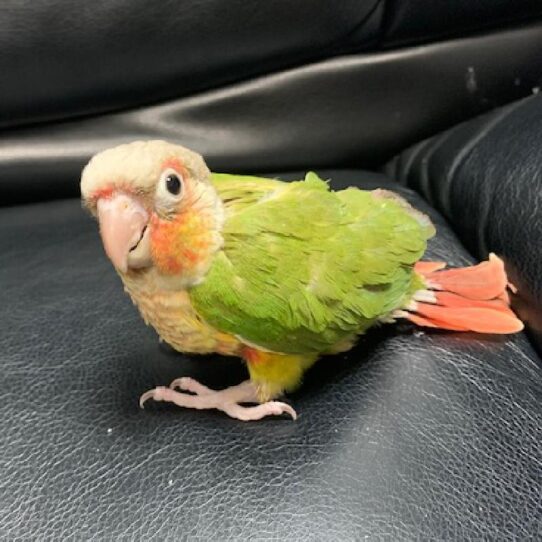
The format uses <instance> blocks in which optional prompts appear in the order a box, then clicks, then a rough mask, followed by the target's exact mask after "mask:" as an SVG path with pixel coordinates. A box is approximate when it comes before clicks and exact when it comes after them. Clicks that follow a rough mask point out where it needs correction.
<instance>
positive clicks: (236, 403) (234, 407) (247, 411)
mask: <svg viewBox="0 0 542 542" xmlns="http://www.w3.org/2000/svg"><path fill="white" fill-rule="evenodd" d="M177 388H178V389H181V390H183V391H185V392H186V391H187V392H191V393H183V391H181V392H179V391H176V390H177ZM192 393H193V394H195V395H192ZM257 395H258V394H257V389H256V386H254V384H253V383H252V382H250V380H247V381H246V382H242V383H241V384H238V385H237V386H232V387H230V388H226V389H225V390H220V391H216V390H211V389H209V388H208V387H207V386H204V385H203V384H200V383H199V382H198V381H196V380H194V379H193V378H189V377H182V378H177V379H175V380H174V381H173V382H172V383H171V384H170V385H169V388H166V387H164V386H158V387H156V388H154V389H152V390H149V391H147V392H145V393H144V394H143V395H142V396H141V397H140V399H139V406H140V407H141V408H143V405H144V403H145V402H146V401H148V400H149V399H154V400H155V401H165V402H167V403H174V404H176V405H177V406H180V407H184V408H197V409H199V410H202V409H212V408H214V409H217V410H221V411H222V412H225V413H226V414H227V415H228V416H230V417H231V418H235V419H237V420H242V421H252V420H260V419H262V418H265V417H266V416H280V415H281V414H289V415H290V416H291V417H292V419H294V420H295V419H296V418H297V414H296V412H295V410H294V409H293V408H292V407H291V406H290V405H287V404H286V403H281V402H278V401H268V402H266V403H262V404H261V405H256V406H242V405H241V404H240V403H257V402H258V398H257Z"/></svg>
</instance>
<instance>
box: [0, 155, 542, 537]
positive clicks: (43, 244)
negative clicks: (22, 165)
mask: <svg viewBox="0 0 542 542" xmlns="http://www.w3.org/2000/svg"><path fill="white" fill-rule="evenodd" d="M503 167H506V166H503ZM467 172H468V168H467V166H466V165H465V169H462V174H467ZM321 174H322V176H323V177H325V178H327V177H331V178H332V179H334V180H335V182H334V186H343V187H344V186H348V185H351V184H354V185H361V186H365V187H367V188H374V187H376V186H384V187H386V188H391V189H394V190H399V191H401V193H403V194H405V195H407V196H408V197H409V199H410V200H411V201H412V203H413V204H414V205H416V206H417V207H418V208H420V209H422V210H424V211H430V212H431V216H432V217H433V219H434V220H435V223H436V225H437V228H438V232H439V233H438V235H437V237H436V239H434V240H433V241H432V242H431V245H430V249H429V252H428V258H431V259H439V260H440V259H445V260H447V261H448V262H450V263H451V264H453V265H464V264H466V263H468V262H470V261H472V259H471V257H470V256H469V255H468V253H467V252H466V250H465V249H464V248H463V247H462V246H461V244H460V242H459V241H458V239H457V237H456V235H455V234H454V233H453V232H452V231H451V230H450V228H449V227H448V225H447V223H446V221H445V220H444V219H442V218H440V217H439V216H438V215H437V213H436V212H435V211H432V210H431V209H430V208H429V207H428V205H427V204H426V203H424V201H423V200H422V198H421V197H420V196H418V195H416V194H415V193H414V192H411V191H409V190H407V189H405V188H404V187H401V186H400V185H398V184H395V183H392V182H391V181H389V180H387V179H386V178H384V177H383V176H378V175H375V174H370V173H364V172H360V171H357V172H347V171H336V172H325V171H322V172H321ZM518 205H519V204H518ZM518 212H520V211H518ZM0 231H2V235H1V236H0V253H1V254H2V266H0V282H1V284H2V290H3V293H2V303H1V304H0V326H1V329H2V334H1V336H0V366H1V367H2V378H1V379H0V397H1V398H2V401H0V420H1V422H0V423H1V427H0V435H1V436H0V439H1V444H2V453H1V454H0V472H1V473H2V477H1V481H0V488H1V489H0V491H1V499H0V538H2V539H5V540H29V539H36V538H39V539H44V540H62V539H70V538H73V539H75V540H89V539H96V540H149V539H153V540H179V539H195V538H196V537H197V538H198V539H201V540H234V539H235V540H247V539H253V540H296V541H300V540H314V539H315V538H317V539H321V540H364V539H367V540H394V541H395V540H436V539H438V540H443V539H445V540H527V539H536V538H537V536H538V535H539V533H540V528H541V523H540V518H541V513H542V509H541V503H540V457H541V442H542V428H541V425H540V415H541V412H540V405H541V398H542V368H541V365H540V359H539V358H538V356H537V355H536V354H535V352H534V351H533V349H532V347H531V346H530V344H529V342H528V340H527V338H526V337H525V335H524V334H519V335H517V336H515V337H511V338H500V339H498V338H493V337H482V336H473V335H465V334H453V333H439V332H436V333H426V332H423V333H422V332H420V331H419V330H415V329H413V328H411V327H410V326H409V325H407V324H404V325H400V326H385V327H382V328H380V329H378V330H374V331H372V332H370V333H369V334H368V335H367V336H366V337H365V338H364V339H363V340H362V341H361V342H360V344H359V346H358V347H357V348H356V349H355V350H354V351H352V352H351V353H349V354H348V355H345V356H339V357H333V358H326V359H324V360H322V361H321V362H320V363H319V364H318V365H317V366H316V367H315V369H314V370H313V371H311V372H310V374H309V375H308V377H307V379H306V385H305V387H304V389H303V390H302V391H300V392H299V393H297V394H296V395H295V396H293V397H291V398H290V400H291V401H292V402H293V403H294V404H295V406H296V408H297V409H298V411H299V412H300V417H299V420H298V421H297V422H295V423H294V422H291V421H288V420H266V421H264V422H262V423H256V424H243V423H240V422H236V421H233V420H230V419H228V418H226V417H224V416H222V415H220V414H218V413H215V412H192V411H186V410H181V409H176V408H170V407H167V406H163V405H156V406H154V405H152V406H151V405H149V407H148V408H147V409H146V410H145V411H141V410H139V407H138V405H137V399H138V395H139V394H140V393H141V392H142V391H144V390H145V389H147V388H149V387H151V386H154V385H155V384H163V383H167V382H169V381H170V380H171V379H172V378H173V377H176V376H179V375H193V376H197V377H198V378H201V379H202V380H203V381H204V382H206V383H208V384H210V385H212V386H216V387H219V386H224V385H227V384H230V383H233V382H235V381H236V380H238V379H241V378H242V377H243V370H242V368H241V367H240V366H239V364H238V363H237V362H235V361H234V360H226V359H218V358H191V359H189V358H187V357H185V356H181V355H178V354H175V353H172V352H170V351H168V350H167V349H165V348H163V347H160V346H159V344H158V341H157V338H156V336H155V334H154V333H153V332H152V331H151V330H150V329H149V328H146V327H145V326H144V324H143V322H142V321H141V319H140V317H139V316H138V314H137V311H136V309H135V308H134V307H133V306H132V304H131V302H130V301H129V299H128V297H127V296H126V295H125V294H124V293H123V291H122V286H121V283H120V280H119V279H118V278H117V277H116V275H115V273H114V271H113V269H112V268H111V266H110V264H109V262H108V261H107V260H106V258H105V256H104V254H103V250H102V248H101V245H100V241H99V236H98V232H97V228H96V224H95V223H94V222H93V221H92V220H91V219H90V218H89V217H88V216H86V215H85V214H84V213H83V211H82V210H81V209H80V204H79V201H78V200H66V201H51V202H48V203H40V204H35V205H29V206H18V207H12V208H4V209H2V210H1V211H0Z"/></svg>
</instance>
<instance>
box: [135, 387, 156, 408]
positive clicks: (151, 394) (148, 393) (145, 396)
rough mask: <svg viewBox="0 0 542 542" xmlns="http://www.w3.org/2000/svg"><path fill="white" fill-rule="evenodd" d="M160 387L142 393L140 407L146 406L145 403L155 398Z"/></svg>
mask: <svg viewBox="0 0 542 542" xmlns="http://www.w3.org/2000/svg"><path fill="white" fill-rule="evenodd" d="M157 389H158V388H155V389H153V390H149V391H146V392H145V393H144V394H143V395H141V397H140V398H139V408H145V403H146V402H147V401H148V400H149V399H154V395H155V393H154V392H155V391H156V390H157Z"/></svg>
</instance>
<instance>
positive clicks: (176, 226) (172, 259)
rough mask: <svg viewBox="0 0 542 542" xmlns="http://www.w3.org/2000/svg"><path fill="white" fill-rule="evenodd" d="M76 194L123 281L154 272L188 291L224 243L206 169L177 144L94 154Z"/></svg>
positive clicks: (157, 143) (135, 145) (143, 143)
mask: <svg viewBox="0 0 542 542" xmlns="http://www.w3.org/2000/svg"><path fill="white" fill-rule="evenodd" d="M81 195H82V198H83V202H84V204H85V206H86V207H88V209H89V210H90V211H91V213H92V214H94V215H95V216H97V218H98V221H99V222H100V232H101V235H102V240H103V243H104V248H105V251H106V253H107V255H108V256H109V258H110V259H111V261H112V262H113V264H114V266H115V268H116V269H117V271H118V272H119V273H120V274H121V276H123V275H127V274H128V275H130V274H132V276H135V275H134V273H135V274H137V273H141V272H142V271H143V270H148V269H149V268H154V270H155V271H156V272H157V273H159V274H160V275H162V276H163V277H166V278H169V279H174V282H175V284H177V285H184V286H190V285H191V284H194V283H197V282H198V281H199V280H201V279H202V277H203V275H204V274H205V272H206V271H207V269H208V267H209V265H210V262H211V260H212V255H213V254H214V253H215V252H216V251H217V250H218V249H219V248H220V246H221V244H222V237H221V235H220V231H221V228H222V224H223V220H224V211H223V207H222V202H221V200H220V198H219V197H218V195H217V193H216V191H215V189H214V187H213V186H212V184H211V183H210V172H209V169H208V168H207V166H206V164H205V162H204V160H203V158H202V157H201V156H200V155H199V154H197V153H195V152H193V151H190V150H189V149H186V148H185V147H182V146H180V145H174V144H171V143H168V142H166V141H135V142H133V143H128V144H125V145H120V146H118V147H114V148H112V149H107V150H105V151H103V152H100V153H98V154H96V155H95V156H94V157H93V158H92V159H91V160H90V161H89V163H88V164H87V166H86V167H85V168H84V170H83V174H82V178H81ZM170 282H171V281H170Z"/></svg>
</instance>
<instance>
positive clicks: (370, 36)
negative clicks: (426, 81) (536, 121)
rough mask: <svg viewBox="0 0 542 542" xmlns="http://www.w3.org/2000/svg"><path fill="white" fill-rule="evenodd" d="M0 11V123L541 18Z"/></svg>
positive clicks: (311, 3) (60, 4) (429, 4)
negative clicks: (0, 77)
mask: <svg viewBox="0 0 542 542" xmlns="http://www.w3.org/2000/svg"><path fill="white" fill-rule="evenodd" d="M1 9H2V11H1V15H2V16H1V17H0V51H2V55H0V74H2V85H0V127H7V126H16V125H21V124H29V123H35V122H40V121H45V120H50V119H59V118H67V117H72V116H77V115H89V114H95V113H97V112H102V111H109V110H114V109H126V108H128V107H134V106H137V105H141V104H149V103H153V102H156V101H159V100H165V99H170V98H179V97H182V96H186V95H189V94H193V93H194V92H197V91H200V90H202V89H209V88H216V87H217V86H222V85H224V84H225V83H229V82H233V81H239V80H242V79H246V78H247V77H251V76H254V75H258V74H263V73H269V72H272V71H277V70H279V69H284V68H287V67H293V66H299V65H303V64H306V63H308V62H312V61H316V60H319V59H324V58H330V57H334V56H337V55H339V54H345V53H355V52H359V51H375V50H378V49H379V48H381V47H390V46H393V45H395V44H396V43H403V42H409V43H419V42H425V41H429V40H434V39H435V38H440V37H442V36H443V35H444V36H446V37H454V36H455V37H457V36H462V35H464V34H465V33H466V31H467V32H472V31H473V30H480V29H486V28H487V27H495V26H499V25H502V26H504V25H506V26H512V25H514V24H516V23H518V22H522V21H529V22H530V21H533V20H534V19H539V18H540V15H541V14H542V8H541V7H540V4H539V3H538V2H536V0H477V1H476V2H474V1H471V0H461V1H458V0H455V1H454V2H449V1H447V0H438V2H435V0H423V1H420V0H416V1H412V0H387V1H383V0H343V1H342V2H340V3H337V2H326V1H324V0H296V1H295V2H291V1H289V0H280V1H276V0H275V1H273V2H257V3H254V2H246V1H243V0H228V2H223V1H221V0H198V1H197V2H177V1H174V0H167V1H161V2H148V1H145V0H100V1H98V2H93V3H92V7H90V6H89V4H88V2H86V1H84V0H48V1H47V2H43V1H41V2H40V1H36V0H3V2H2V8H1ZM469 65H472V64H471V62H468V64H467V66H469ZM459 77H460V76H459ZM395 84H397V82H395Z"/></svg>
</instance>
